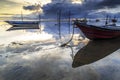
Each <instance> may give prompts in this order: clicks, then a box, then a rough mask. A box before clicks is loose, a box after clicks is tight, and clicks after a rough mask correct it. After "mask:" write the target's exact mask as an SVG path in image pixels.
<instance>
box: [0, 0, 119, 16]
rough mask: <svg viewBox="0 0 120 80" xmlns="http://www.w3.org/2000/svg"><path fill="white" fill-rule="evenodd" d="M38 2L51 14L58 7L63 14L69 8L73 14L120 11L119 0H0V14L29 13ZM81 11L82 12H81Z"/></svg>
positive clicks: (56, 10) (45, 11)
mask: <svg viewBox="0 0 120 80" xmlns="http://www.w3.org/2000/svg"><path fill="white" fill-rule="evenodd" d="M37 4H40V6H39V7H41V9H42V11H43V13H44V14H53V15H54V13H55V12H58V10H59V9H61V10H62V13H63V14H65V13H66V12H68V11H69V10H70V11H71V13H72V14H73V15H82V14H87V13H88V12H89V13H90V12H93V11H99V12H100V11H107V12H110V13H118V12H120V11H119V9H120V1H119V0H0V5H1V6H2V7H0V14H20V13H21V11H23V13H24V14H29V13H32V12H33V11H35V8H36V5H37ZM81 13H82V14H81Z"/></svg>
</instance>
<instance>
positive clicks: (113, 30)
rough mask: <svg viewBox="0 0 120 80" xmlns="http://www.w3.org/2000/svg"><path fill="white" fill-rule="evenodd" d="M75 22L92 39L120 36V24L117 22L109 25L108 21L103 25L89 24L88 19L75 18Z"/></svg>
mask: <svg viewBox="0 0 120 80" xmlns="http://www.w3.org/2000/svg"><path fill="white" fill-rule="evenodd" d="M74 24H75V25H76V27H78V28H79V29H80V30H81V31H82V32H83V33H84V35H85V36H86V37H87V38H89V39H91V40H96V39H111V38H117V37H120V26H116V25H115V24H112V25H107V23H106V24H105V25H103V26H96V25H89V24H87V21H79V20H75V21H74Z"/></svg>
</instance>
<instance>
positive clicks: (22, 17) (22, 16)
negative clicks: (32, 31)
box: [21, 10, 23, 21]
mask: <svg viewBox="0 0 120 80" xmlns="http://www.w3.org/2000/svg"><path fill="white" fill-rule="evenodd" d="M21 19H22V21H23V13H22V10H21Z"/></svg>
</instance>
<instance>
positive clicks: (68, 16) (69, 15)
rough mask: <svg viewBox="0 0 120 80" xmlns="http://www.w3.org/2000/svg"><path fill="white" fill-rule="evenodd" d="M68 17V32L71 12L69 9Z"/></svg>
mask: <svg viewBox="0 0 120 80" xmlns="http://www.w3.org/2000/svg"><path fill="white" fill-rule="evenodd" d="M68 17H69V18H68V26H69V27H68V29H69V30H68V31H69V34H70V24H71V23H70V18H71V12H70V11H69V13H68Z"/></svg>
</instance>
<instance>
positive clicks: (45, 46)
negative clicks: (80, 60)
mask: <svg viewBox="0 0 120 80" xmlns="http://www.w3.org/2000/svg"><path fill="white" fill-rule="evenodd" d="M46 30H47V29H46ZM48 30H49V29H48ZM37 34H38V32H34V33H33V32H28V31H12V32H1V34H0V41H1V44H0V80H119V79H120V76H119V74H120V50H118V51H116V52H114V53H112V54H111V55H109V56H107V57H105V58H104V59H101V60H99V61H97V62H95V63H92V64H89V65H84V66H81V67H78V68H72V61H73V60H72V57H71V55H72V52H71V49H70V48H69V47H65V48H63V47H59V43H60V41H59V40H55V38H54V37H53V36H54V35H51V34H52V33H51V34H49V33H43V34H41V35H40V34H38V35H39V36H46V35H47V38H44V39H43V40H40V41H39V40H38V35H37ZM23 35H24V36H23ZM30 35H33V36H34V35H37V36H36V37H32V36H31V38H29V39H26V40H24V39H25V38H26V37H30ZM48 36H49V37H48ZM20 38H21V39H20ZM32 39H35V40H32ZM36 39H37V40H36ZM39 39H41V37H39ZM57 39H58V38H57ZM64 40H66V41H68V40H69V38H65V39H64ZM66 41H65V42H66ZM60 44H61V43H60ZM71 45H73V43H71ZM82 46H83V44H82V43H80V44H79V45H78V46H75V47H73V51H74V54H75V53H76V52H77V51H78V50H79V49H80V48H81V47H82ZM108 46H109V45H108Z"/></svg>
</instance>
